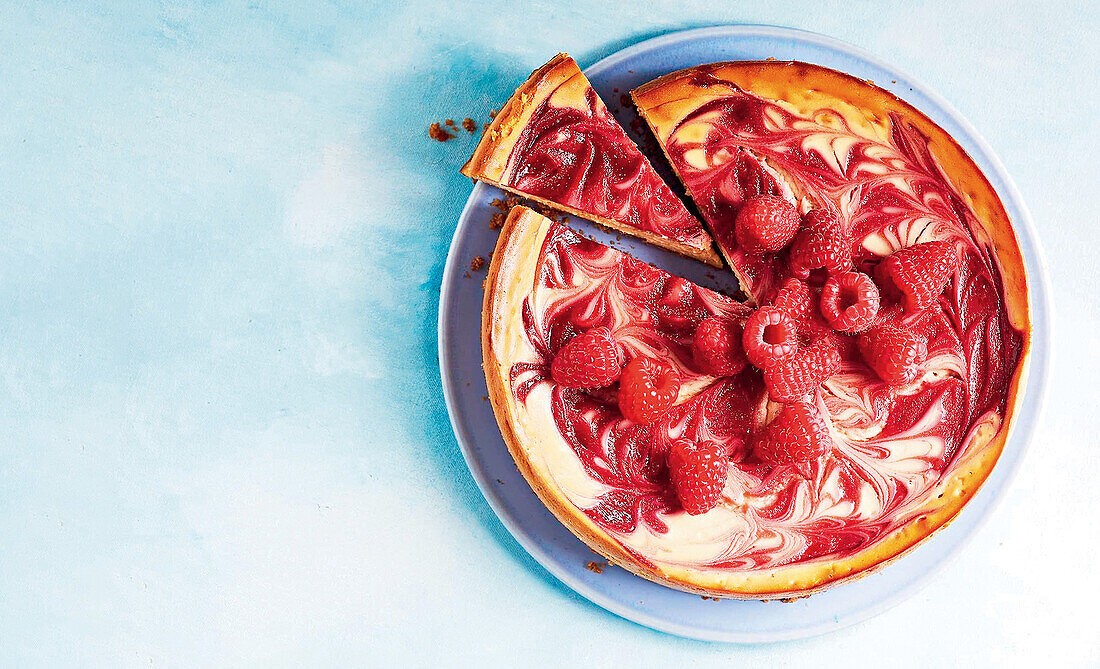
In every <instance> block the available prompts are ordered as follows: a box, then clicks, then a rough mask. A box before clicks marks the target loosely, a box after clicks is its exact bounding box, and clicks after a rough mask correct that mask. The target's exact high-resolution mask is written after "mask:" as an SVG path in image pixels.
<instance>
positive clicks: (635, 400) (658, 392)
mask: <svg viewBox="0 0 1100 669" xmlns="http://www.w3.org/2000/svg"><path fill="white" fill-rule="evenodd" d="M679 394H680V376H679V375H678V374H677V373H676V370H675V369H673V368H672V365H670V364H669V363H668V362H666V361H664V360H658V359H657V358H650V357H648V356H638V357H637V358H634V359H633V360H631V361H630V362H628V363H627V364H626V367H624V368H623V373H622V376H620V377H619V410H620V411H622V412H623V416H624V417H625V418H626V419H627V420H631V421H633V422H635V423H642V424H644V423H652V422H654V421H656V420H657V419H658V418H660V417H661V416H663V415H664V413H665V412H666V411H668V410H669V408H671V407H672V405H673V403H675V402H676V396H677V395H679Z"/></svg>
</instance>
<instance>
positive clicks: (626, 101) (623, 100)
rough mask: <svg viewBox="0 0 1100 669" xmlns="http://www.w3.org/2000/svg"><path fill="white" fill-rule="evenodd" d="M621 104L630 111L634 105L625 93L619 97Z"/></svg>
mask: <svg viewBox="0 0 1100 669" xmlns="http://www.w3.org/2000/svg"><path fill="white" fill-rule="evenodd" d="M619 104H620V105H621V106H622V107H624V108H626V109H630V108H631V107H632V106H633V104H634V103H633V102H631V100H630V96H629V95H627V94H626V93H623V94H622V95H620V96H619Z"/></svg>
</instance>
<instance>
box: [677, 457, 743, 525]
mask: <svg viewBox="0 0 1100 669" xmlns="http://www.w3.org/2000/svg"><path fill="white" fill-rule="evenodd" d="M729 470H730V461H729V458H728V457H726V452H725V449H723V448H722V447H721V446H719V445H718V444H716V443H715V442H713V441H699V442H695V441H691V440H688V439H677V440H676V441H674V442H672V450H671V451H669V454H668V473H669V478H671V479H672V487H673V488H674V489H675V490H676V496H677V497H679V498H680V504H681V505H682V506H683V507H684V511H687V512H688V513H689V514H691V515H693V516H697V515H699V514H701V513H706V512H707V511H710V510H711V509H713V508H714V507H716V506H718V501H719V500H721V499H722V489H723V488H725V487H726V476H727V475H728V474H729Z"/></svg>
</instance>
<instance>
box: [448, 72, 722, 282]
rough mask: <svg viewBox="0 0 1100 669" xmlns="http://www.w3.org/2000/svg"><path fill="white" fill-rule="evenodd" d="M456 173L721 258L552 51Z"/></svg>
mask: <svg viewBox="0 0 1100 669" xmlns="http://www.w3.org/2000/svg"><path fill="white" fill-rule="evenodd" d="M462 173H463V174H465V175H466V176H468V177H470V178H472V179H477V180H479V181H484V182H486V183H490V184H493V185H494V186H498V187H500V188H503V189H505V190H507V191H510V192H512V193H515V194H517V195H520V196H523V197H526V198H529V199H531V200H534V201H536V202H539V203H542V204H545V205H548V206H551V207H554V208H557V209H560V210H562V211H565V212H566V213H569V214H572V215H575V216H579V217H581V218H585V219H588V220H591V221H594V222H596V223H599V224H601V225H603V226H606V227H608V228H612V229H614V230H617V231H619V232H623V233H626V234H629V235H633V236H635V237H639V238H641V239H643V240H645V241H647V242H649V243H651V244H654V245H656V246H660V247H663V248H666V249H669V250H671V251H674V252H676V253H680V254H682V255H686V256H688V257H691V258H695V259H696V260H700V261H702V262H705V263H707V264H709V265H713V266H715V267H721V266H722V261H721V259H720V258H719V256H718V254H717V253H716V252H715V250H714V244H713V242H712V240H711V237H710V235H709V234H708V233H707V231H706V230H705V229H704V228H703V226H702V224H701V223H700V222H699V220H698V219H696V218H695V217H694V216H692V215H691V213H690V212H688V210H687V208H686V207H685V206H684V204H683V203H682V202H681V201H680V200H679V198H677V197H676V195H675V194H674V193H673V192H672V189H671V188H669V186H668V184H666V183H665V182H664V181H663V180H662V179H661V177H660V176H659V175H658V174H657V172H656V171H655V170H654V169H653V166H652V165H651V164H650V163H649V161H648V160H647V159H646V157H645V156H644V155H642V152H641V151H640V150H639V149H638V147H637V145H635V144H634V142H633V141H632V140H631V139H630V137H629V136H628V135H627V134H626V131H625V130H624V129H623V127H622V126H621V125H620V124H619V122H618V121H616V120H615V117H614V116H612V114H611V112H610V111H608V109H607V106H606V105H604V103H603V101H602V100H601V99H600V97H599V95H598V94H597V93H596V90H595V89H594V88H592V85H591V84H590V83H589V81H588V79H587V78H586V77H585V76H584V74H583V73H582V72H581V70H580V68H579V67H578V66H577V63H576V62H575V61H574V60H573V59H572V58H570V57H569V56H568V55H566V54H558V55H557V56H555V57H554V58H553V59H551V60H550V62H548V63H546V64H545V65H543V66H542V67H540V68H539V69H538V70H536V71H535V72H534V73H533V74H532V75H531V76H530V77H529V78H528V79H527V81H525V82H524V83H523V84H522V85H521V86H520V87H519V88H518V89H517V90H516V92H515V93H514V94H513V95H512V97H511V98H510V99H509V100H508V102H507V103H506V104H505V105H504V107H503V108H502V109H501V110H500V112H499V113H498V114H497V115H496V118H494V119H493V122H492V123H491V124H490V125H489V126H488V128H487V129H486V131H485V135H484V136H483V137H482V139H481V142H480V143H479V144H478V146H477V149H476V150H475V151H474V154H473V156H472V157H471V158H470V160H469V161H468V162H467V163H466V165H464V166H463V168H462Z"/></svg>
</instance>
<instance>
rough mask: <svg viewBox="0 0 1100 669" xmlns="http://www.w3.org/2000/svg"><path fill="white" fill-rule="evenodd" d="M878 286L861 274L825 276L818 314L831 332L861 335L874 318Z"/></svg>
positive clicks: (849, 273) (876, 313) (847, 273)
mask: <svg viewBox="0 0 1100 669" xmlns="http://www.w3.org/2000/svg"><path fill="white" fill-rule="evenodd" d="M878 302H879V299H878V286H876V285H875V282H874V281H871V277H869V276H867V275H866V274H863V273H862V272H845V273H843V274H837V275H834V276H831V277H829V280H828V281H826V282H825V286H824V287H823V288H822V289H821V315H822V316H824V317H825V320H826V321H828V322H829V325H831V326H832V327H833V329H834V330H840V331H841V332H862V331H864V330H866V329H867V328H869V327H871V325H872V324H873V323H874V322H875V316H877V315H878Z"/></svg>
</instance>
